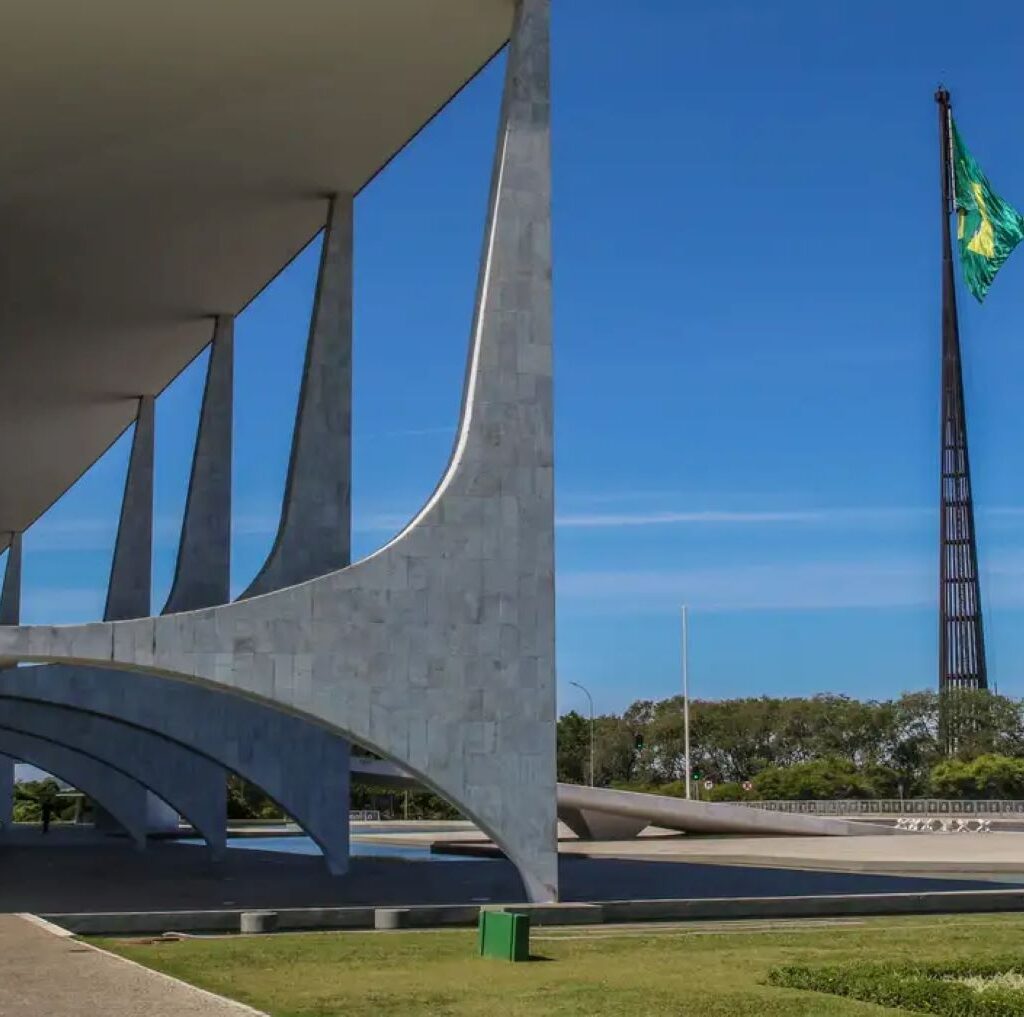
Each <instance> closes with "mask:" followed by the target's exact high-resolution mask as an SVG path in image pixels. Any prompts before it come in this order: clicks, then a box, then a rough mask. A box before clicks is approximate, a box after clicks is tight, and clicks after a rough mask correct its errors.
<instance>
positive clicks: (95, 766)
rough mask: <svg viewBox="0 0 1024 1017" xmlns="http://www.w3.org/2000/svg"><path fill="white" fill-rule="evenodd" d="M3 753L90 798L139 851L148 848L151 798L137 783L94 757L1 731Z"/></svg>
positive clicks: (11, 732) (17, 732)
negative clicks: (148, 807)
mask: <svg viewBox="0 0 1024 1017" xmlns="http://www.w3.org/2000/svg"><path fill="white" fill-rule="evenodd" d="M0 750H2V751H3V752H4V753H6V754H8V755H10V756H13V757H14V758H15V759H20V760H22V761H23V762H26V763H31V764H32V765H33V766H38V767H39V769H41V770H45V771H46V772H47V773H52V774H53V775H54V776H57V777H60V778H61V779H62V780H66V781H67V782H68V783H69V784H71V785H72V786H73V787H76V788H78V790H79V791H82V792H84V793H85V794H87V795H88V796H89V797H90V798H91V799H92V800H93V801H94V802H98V803H99V804H100V805H102V807H103V808H104V809H106V810H107V812H109V813H110V815H111V816H113V817H114V819H116V820H117V822H118V823H120V824H121V826H123V827H124V828H125V830H127V831H128V835H129V836H130V837H131V838H132V840H134V841H135V846H136V847H138V848H139V849H140V850H141V849H143V848H145V846H146V830H147V798H148V794H147V792H146V789H145V788H144V787H143V786H142V785H141V784H139V783H138V782H137V781H134V780H132V779H131V778H130V777H127V776H125V774H123V773H120V772H119V771H118V770H115V769H113V768H112V767H111V766H108V765H107V764H106V763H103V762H100V760H98V759H93V758H92V757H91V756H86V755H83V754H82V753H81V752H76V751H75V750H74V749H69V748H66V747H65V746H63V745H57V744H55V743H54V742H50V741H47V740H46V739H44V738H37V737H35V736H34V735H28V734H23V733H21V732H19V731H5V730H0Z"/></svg>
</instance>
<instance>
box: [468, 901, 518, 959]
mask: <svg viewBox="0 0 1024 1017" xmlns="http://www.w3.org/2000/svg"><path fill="white" fill-rule="evenodd" d="M480 956H481V957H497V958H498V959H499V960H507V961H528V960H529V959H530V916H529V915H515V914H512V912H511V911H481V912H480Z"/></svg>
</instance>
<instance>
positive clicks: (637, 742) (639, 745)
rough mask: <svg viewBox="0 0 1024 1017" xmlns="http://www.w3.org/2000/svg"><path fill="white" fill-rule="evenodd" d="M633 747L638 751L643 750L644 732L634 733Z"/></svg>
mask: <svg viewBox="0 0 1024 1017" xmlns="http://www.w3.org/2000/svg"><path fill="white" fill-rule="evenodd" d="M633 747H634V748H635V749H636V750H637V752H643V750H644V736H643V735H642V734H635V735H633Z"/></svg>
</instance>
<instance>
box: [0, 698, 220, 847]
mask: <svg viewBox="0 0 1024 1017" xmlns="http://www.w3.org/2000/svg"><path fill="white" fill-rule="evenodd" d="M0 728H3V729H5V730H7V731H19V732H21V733H22V734H27V735H32V736H33V737H36V738H43V739H45V740H46V741H50V742H54V743H55V744H57V745H62V746H64V747H66V748H69V749H74V750H75V751H76V752H78V753H81V754H82V755H86V756H89V757H90V758H92V759H95V760H98V761H99V762H101V763H106V764H107V766H109V767H110V768H111V769H113V770H116V771H118V772H119V773H121V774H123V775H124V776H126V777H130V778H131V779H132V780H134V781H137V782H138V783H139V784H141V785H143V787H145V788H146V789H147V790H148V791H151V792H152V793H153V794H155V795H156V796H157V797H158V798H160V799H162V800H163V801H165V802H167V804H169V805H171V806H172V807H173V808H174V809H176V810H177V811H178V812H180V813H181V814H182V815H183V816H184V817H185V818H186V819H187V820H188V821H189V822H190V823H191V824H192V826H193V827H194V828H195V829H196V832H197V833H198V834H199V836H201V837H202V838H203V839H204V840H205V841H206V843H207V844H208V845H209V848H210V853H211V854H212V855H213V857H214V858H223V857H224V852H225V850H226V848H227V834H226V824H225V816H226V810H227V790H226V781H227V777H226V774H225V773H224V770H223V769H222V768H221V767H219V766H217V765H216V764H214V763H213V762H211V761H210V760H209V759H207V758H206V757H205V756H200V755H197V754H196V753H194V752H189V751H188V750H187V749H185V748H184V747H183V746H181V745H178V744H176V743H175V742H170V741H167V740H166V739H164V738H160V737H159V736H158V735H154V734H151V733H149V732H146V731H143V730H141V729H139V728H136V727H131V726H129V725H126V724H120V723H118V722H117V721H114V720H111V719H109V718H107V717H99V716H96V715H94V714H89V713H82V712H80V711H78V710H73V709H67V708H63V707H57V706H51V705H47V704H44V703H33V702H25V701H18V700H14V699H4V700H0ZM68 779H70V778H68ZM98 800H99V802H100V804H101V805H105V804H106V803H105V801H104V798H103V795H102V793H101V794H100V797H99V799H98Z"/></svg>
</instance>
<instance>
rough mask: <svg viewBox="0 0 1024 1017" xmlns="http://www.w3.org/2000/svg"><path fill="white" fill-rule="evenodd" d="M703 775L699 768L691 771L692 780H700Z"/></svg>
mask: <svg viewBox="0 0 1024 1017" xmlns="http://www.w3.org/2000/svg"><path fill="white" fill-rule="evenodd" d="M703 776H704V774H702V773H701V772H700V770H699V769H697V770H691V771H690V780H700V779H701V778H702V777H703Z"/></svg>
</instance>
